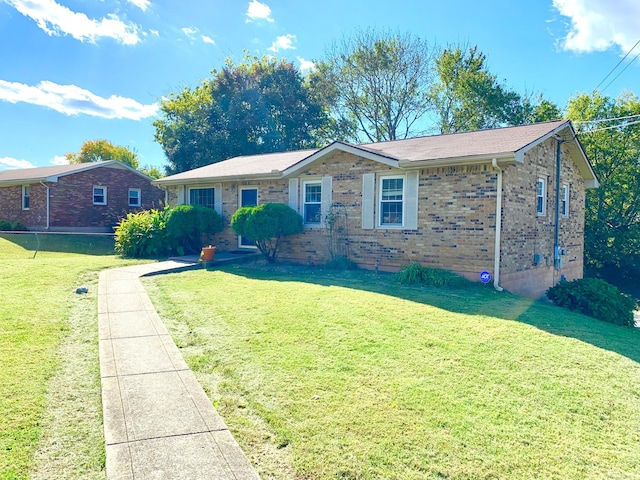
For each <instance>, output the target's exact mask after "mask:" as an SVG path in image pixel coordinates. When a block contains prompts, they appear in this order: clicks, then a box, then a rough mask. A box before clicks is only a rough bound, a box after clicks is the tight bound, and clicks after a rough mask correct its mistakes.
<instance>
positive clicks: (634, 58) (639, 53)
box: [601, 40, 640, 92]
mask: <svg viewBox="0 0 640 480" xmlns="http://www.w3.org/2000/svg"><path fill="white" fill-rule="evenodd" d="M639 41H640V40H639ZM638 57H640V52H638V54H637V55H636V56H635V57H633V60H631V61H630V62H629V63H627V65H626V66H625V67H624V68H623V69H622V71H621V72H620V73H619V74H618V75H616V77H615V78H614V79H613V80H611V81H610V82H609V83H607V86H606V87H604V88H603V89H602V90H601V91H602V92H604V91H605V90H606V89H607V88H609V85H611V84H612V83H613V82H615V81H616V80H617V79H618V77H619V76H620V75H622V74H623V73H624V71H625V70H626V69H627V68H629V66H630V65H631V64H632V63H633V62H635V61H636V59H637V58H638Z"/></svg>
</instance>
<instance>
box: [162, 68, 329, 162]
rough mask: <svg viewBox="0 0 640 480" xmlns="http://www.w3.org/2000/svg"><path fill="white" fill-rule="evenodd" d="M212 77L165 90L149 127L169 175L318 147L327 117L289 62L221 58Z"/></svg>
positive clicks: (316, 97)
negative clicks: (172, 90) (237, 159)
mask: <svg viewBox="0 0 640 480" xmlns="http://www.w3.org/2000/svg"><path fill="white" fill-rule="evenodd" d="M212 73H213V78H211V79H208V80H205V81H204V82H203V83H202V84H201V85H199V86H197V87H196V88H193V89H192V88H186V89H184V90H183V91H181V92H178V93H176V94H171V95H170V96H169V97H168V98H167V99H165V100H163V101H162V103H161V118H159V119H158V120H156V121H155V122H154V123H153V125H154V127H155V128H156V132H155V139H156V141H158V142H159V143H160V144H161V145H162V147H163V149H164V151H165V154H166V156H167V160H168V162H169V165H168V167H167V168H166V170H167V173H169V174H173V173H178V172H182V171H185V170H189V169H192V168H195V167H199V166H203V165H208V164H210V163H215V162H218V161H221V160H225V159H227V158H230V157H234V156H238V155H253V154H262V153H271V152H282V151H286V150H297V149H304V148H312V147H316V146H318V143H319V139H320V138H321V137H322V136H323V135H324V133H323V132H324V130H323V129H324V128H325V127H326V126H327V123H328V117H327V114H326V112H325V109H324V108H323V106H322V104H321V103H319V97H318V96H314V95H312V94H311V92H310V91H309V88H308V87H307V85H306V83H305V81H304V79H303V78H302V76H301V75H300V72H299V71H298V70H297V69H296V68H295V67H294V66H293V64H291V63H287V62H285V61H282V60H277V59H273V58H268V57H262V58H257V57H246V58H245V59H244V61H243V63H240V64H238V65H236V64H234V63H233V62H232V61H231V60H227V62H226V64H225V66H224V68H222V70H220V71H217V70H214V71H213V72H212Z"/></svg>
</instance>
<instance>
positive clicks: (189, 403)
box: [98, 260, 259, 480]
mask: <svg viewBox="0 0 640 480" xmlns="http://www.w3.org/2000/svg"><path fill="white" fill-rule="evenodd" d="M193 267H197V264H194V263H190V262H184V261H174V260H170V261H167V262H160V263H155V264H147V265H139V266H131V267H125V268H118V269H113V270H106V271H103V272H101V273H100V281H99V287H98V325H99V339H100V345H99V346H100V375H101V380H102V406H103V415H104V435H105V443H106V454H107V457H106V466H107V480H116V479H122V480H125V479H127V480H128V479H132V480H133V479H219V480H227V479H234V480H250V479H259V477H258V474H257V473H256V471H255V469H254V468H253V466H252V465H251V464H250V463H249V461H248V460H247V458H246V457H245V456H244V454H243V452H242V450H241V449H240V447H239V446H238V444H237V443H236V441H235V440H234V438H233V436H232V435H231V433H230V432H229V430H228V428H227V426H226V425H225V423H224V421H223V420H222V418H221V417H220V415H218V413H217V412H216V410H215V409H214V408H213V405H212V404H211V401H210V400H209V398H208V397H207V396H206V394H205V393H204V390H203V389H202V387H201V386H200V384H199V383H198V382H197V380H196V378H195V376H194V374H193V372H192V371H191V370H190V369H189V367H188V366H187V364H186V363H185V362H184V360H183V359H182V356H181V355H180V351H179V350H178V348H177V347H176V345H175V344H174V343H173V340H172V339H171V337H170V336H169V332H168V331H167V329H166V328H165V326H164V325H163V324H162V321H161V320H160V317H159V316H158V314H157V313H156V311H155V309H154V307H153V305H152V304H151V301H150V300H149V297H148V296H147V294H146V292H145V291H144V288H143V287H142V284H141V282H140V280H139V277H140V276H143V275H153V274H158V273H161V272H168V271H179V270H184V269H186V268H193Z"/></svg>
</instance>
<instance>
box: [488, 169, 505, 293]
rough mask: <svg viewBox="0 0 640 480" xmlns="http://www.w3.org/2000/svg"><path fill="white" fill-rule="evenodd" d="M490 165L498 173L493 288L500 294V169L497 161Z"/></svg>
mask: <svg viewBox="0 0 640 480" xmlns="http://www.w3.org/2000/svg"><path fill="white" fill-rule="evenodd" d="M491 165H493V168H495V169H496V170H497V171H498V183H497V185H496V243H495V247H494V252H493V257H494V260H493V288H495V289H496V290H497V291H499V292H501V291H503V290H504V288H502V287H501V286H500V236H501V233H502V169H501V168H500V167H499V166H498V159H496V158H494V159H492V160H491Z"/></svg>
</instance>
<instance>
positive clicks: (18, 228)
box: [11, 222, 29, 232]
mask: <svg viewBox="0 0 640 480" xmlns="http://www.w3.org/2000/svg"><path fill="white" fill-rule="evenodd" d="M11 230H13V231H14V232H26V231H27V230H29V229H28V228H27V226H26V225H25V224H24V223H21V222H13V223H12V224H11Z"/></svg>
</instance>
